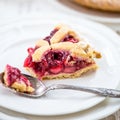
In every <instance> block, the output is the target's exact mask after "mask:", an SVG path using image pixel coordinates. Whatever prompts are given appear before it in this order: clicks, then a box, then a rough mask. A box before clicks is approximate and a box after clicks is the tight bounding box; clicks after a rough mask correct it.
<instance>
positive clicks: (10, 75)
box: [4, 65, 33, 92]
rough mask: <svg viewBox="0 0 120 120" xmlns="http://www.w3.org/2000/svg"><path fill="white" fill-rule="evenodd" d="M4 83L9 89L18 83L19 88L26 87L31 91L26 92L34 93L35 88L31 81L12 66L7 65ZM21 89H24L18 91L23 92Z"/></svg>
mask: <svg viewBox="0 0 120 120" xmlns="http://www.w3.org/2000/svg"><path fill="white" fill-rule="evenodd" d="M4 82H5V84H6V86H8V87H12V86H13V84H14V83H17V84H18V85H19V86H22V85H24V86H26V87H29V90H30V91H27V90H26V91H25V92H32V91H33V87H32V85H31V83H30V81H29V80H28V79H27V78H26V77H25V76H24V75H22V74H21V71H20V70H19V69H18V68H15V67H12V66H10V65H6V67H5V72H4ZM21 88H23V87H20V90H19V88H17V89H18V91H22V90H21Z"/></svg>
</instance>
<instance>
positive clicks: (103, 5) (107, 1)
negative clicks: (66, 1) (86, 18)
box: [74, 0, 120, 12]
mask: <svg viewBox="0 0 120 120" xmlns="http://www.w3.org/2000/svg"><path fill="white" fill-rule="evenodd" d="M74 2H76V3H78V4H80V5H83V6H86V7H89V8H94V9H99V10H104V11H112V12H120V0H74Z"/></svg>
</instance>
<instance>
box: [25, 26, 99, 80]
mask: <svg viewBox="0 0 120 120" xmlns="http://www.w3.org/2000/svg"><path fill="white" fill-rule="evenodd" d="M94 58H101V54H100V53H99V52H97V51H96V50H94V49H93V48H92V47H91V46H90V45H89V44H88V43H87V42H86V41H85V40H83V39H81V38H80V37H79V35H78V34H77V33H76V32H75V31H74V30H72V29H71V28H70V27H69V26H67V25H63V24H59V25H57V26H56V27H55V28H54V29H53V30H52V31H51V33H50V35H49V36H47V37H45V38H44V39H42V40H39V41H37V43H36V45H35V47H34V48H28V56H27V58H26V59H25V61H24V67H25V68H26V69H27V70H28V71H29V72H30V73H31V74H32V75H33V76H34V77H37V78H39V79H55V78H75V77H79V76H81V75H82V74H83V73H86V72H87V71H90V70H96V69H97V68H98V66H97V64H96V62H95V60H94Z"/></svg>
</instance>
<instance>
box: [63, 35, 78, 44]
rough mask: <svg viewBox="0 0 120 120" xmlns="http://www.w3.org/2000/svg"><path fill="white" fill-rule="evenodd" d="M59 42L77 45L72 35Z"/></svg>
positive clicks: (76, 40)
mask: <svg viewBox="0 0 120 120" xmlns="http://www.w3.org/2000/svg"><path fill="white" fill-rule="evenodd" d="M61 42H72V43H77V42H79V41H78V39H76V38H74V37H73V36H72V35H66V36H65V38H64V39H63V40H62V41H61Z"/></svg>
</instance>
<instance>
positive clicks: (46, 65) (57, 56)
mask: <svg viewBox="0 0 120 120" xmlns="http://www.w3.org/2000/svg"><path fill="white" fill-rule="evenodd" d="M90 64H92V62H88V61H87V60H84V59H81V58H75V57H72V56H70V53H69V52H68V51H62V50H50V51H48V52H47V53H45V55H44V57H43V58H42V60H41V61H40V62H32V57H31V56H30V55H29V56H28V57H27V58H26V60H25V62H24V67H28V68H32V69H33V71H34V72H35V74H37V76H38V77H40V78H41V77H42V76H44V75H48V74H53V75H54V74H58V73H73V72H75V71H77V70H80V69H82V68H85V67H86V66H89V65H90Z"/></svg>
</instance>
